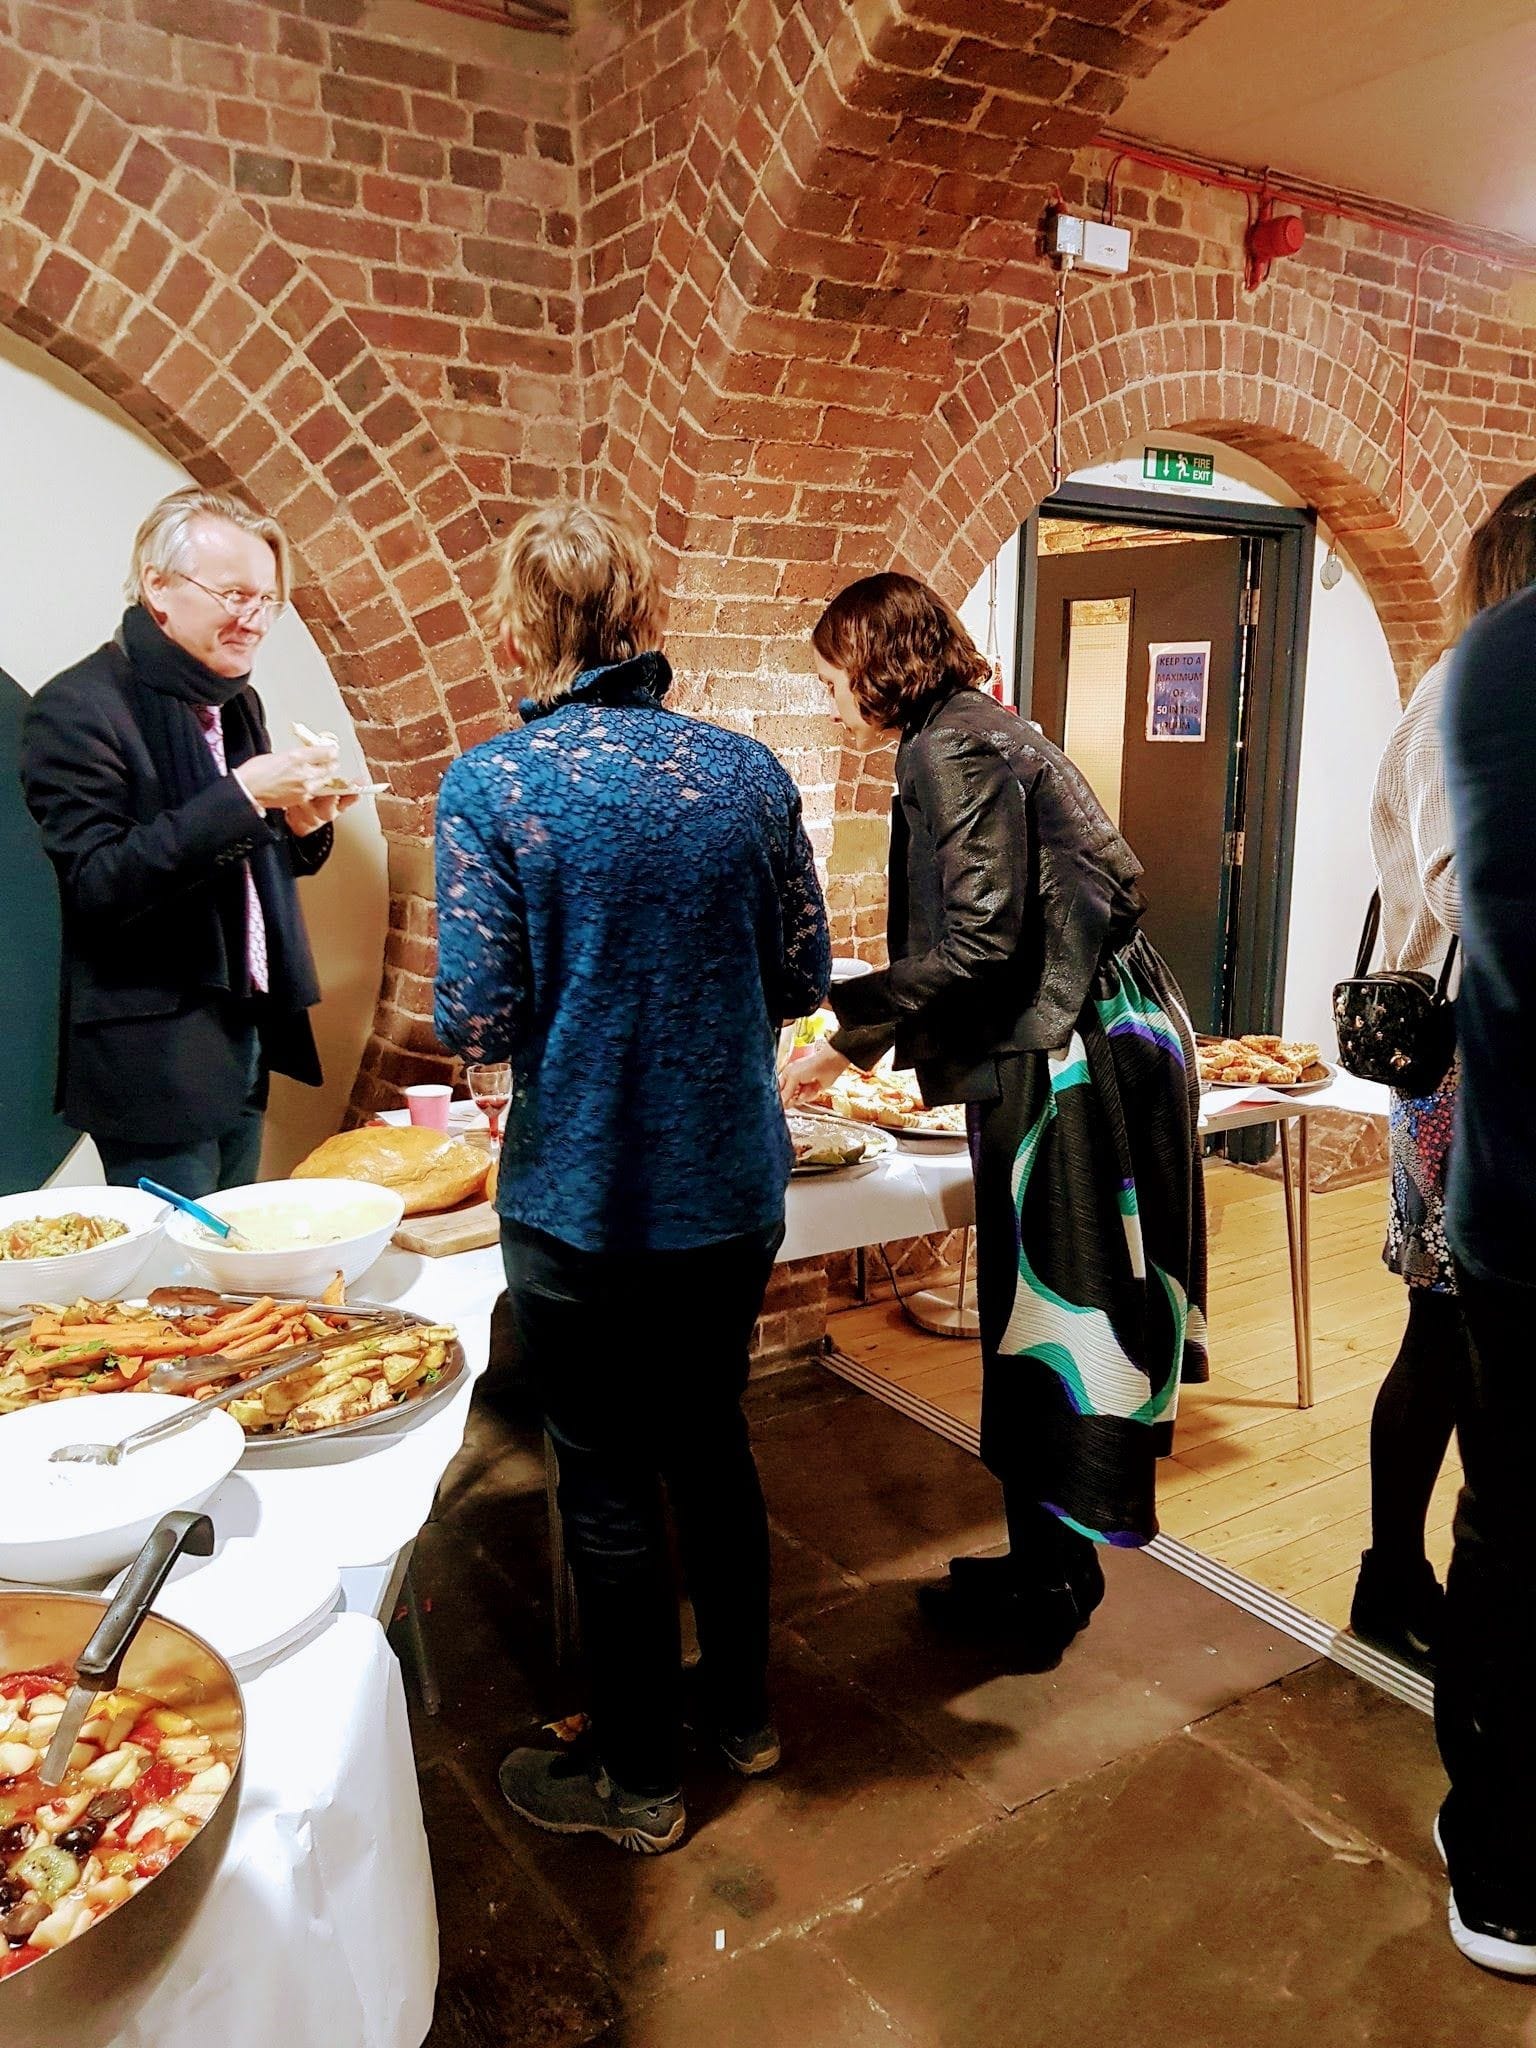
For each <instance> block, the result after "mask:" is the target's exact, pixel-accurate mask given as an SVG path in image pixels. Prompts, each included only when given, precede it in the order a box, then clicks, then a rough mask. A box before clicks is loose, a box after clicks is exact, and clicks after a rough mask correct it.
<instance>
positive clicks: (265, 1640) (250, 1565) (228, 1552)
mask: <svg viewBox="0 0 1536 2048" xmlns="http://www.w3.org/2000/svg"><path fill="white" fill-rule="evenodd" d="M121 1582H122V1575H121V1574H119V1576H118V1577H117V1578H116V1579H114V1580H113V1581H112V1583H111V1585H110V1586H109V1587H108V1588H107V1592H108V1594H109V1595H110V1594H113V1593H115V1592H116V1591H117V1589H118V1586H119V1585H120V1584H121ZM340 1595H341V1578H340V1575H339V1573H338V1572H337V1570H336V1567H335V1565H334V1564H332V1563H331V1562H330V1561H329V1560H328V1559H326V1558H323V1557H318V1556H316V1555H315V1554H314V1553H313V1552H311V1551H305V1550H296V1549H291V1548H289V1547H288V1546H287V1545H285V1544H276V1543H273V1541H272V1540H271V1539H270V1538H269V1537H267V1538H264V1537H261V1536H231V1537H230V1538H229V1540H228V1541H227V1542H225V1543H221V1544H219V1546H218V1548H217V1549H216V1550H215V1551H214V1553H213V1555H212V1557H180V1558H178V1559H177V1561H176V1563H175V1565H174V1566H173V1567H172V1570H171V1575H170V1577H169V1578H168V1579H167V1580H166V1582H165V1584H164V1585H163V1586H162V1587H161V1588H160V1591H159V1592H158V1593H157V1594H156V1596H155V1604H154V1611H155V1613H156V1614H162V1615H164V1616H165V1618H166V1620H167V1621H175V1622H179V1623H180V1624H181V1626H182V1627H183V1628H187V1629H190V1630H191V1631H192V1633H193V1634H194V1635H198V1636H201V1637H202V1638H203V1640H204V1642H207V1643H211V1644H212V1645H213V1647H214V1649H216V1650H217V1651H218V1653H219V1655H220V1656H221V1657H222V1658H223V1659H224V1661H225V1662H226V1663H227V1664H231V1665H233V1666H234V1668H235V1670H237V1671H239V1670H242V1669H248V1668H249V1667H250V1666H251V1665H253V1664H259V1663H261V1662H262V1661H264V1659H266V1658H268V1657H274V1656H276V1655H277V1653H278V1651H279V1650H286V1649H288V1648H290V1647H291V1646H292V1645H293V1644H294V1643H297V1642H302V1641H303V1639H304V1637H305V1636H307V1635H308V1634H309V1633H310V1631H311V1629H314V1628H316V1627H318V1626H319V1624H320V1623H321V1622H322V1621H323V1620H324V1619H325V1617H326V1615H328V1614H329V1613H330V1611H331V1609H332V1608H333V1607H334V1606H335V1605H336V1602H337V1600H338V1599H339V1597H340Z"/></svg>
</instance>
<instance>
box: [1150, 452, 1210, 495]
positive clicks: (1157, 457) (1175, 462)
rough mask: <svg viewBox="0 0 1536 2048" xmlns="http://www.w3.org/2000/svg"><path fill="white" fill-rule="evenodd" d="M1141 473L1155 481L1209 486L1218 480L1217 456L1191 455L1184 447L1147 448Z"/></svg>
mask: <svg viewBox="0 0 1536 2048" xmlns="http://www.w3.org/2000/svg"><path fill="white" fill-rule="evenodd" d="M1141 473H1142V475H1143V476H1144V477H1147V478H1149V479H1150V480H1151V481H1152V482H1153V483H1159V484H1201V485H1205V486H1209V485H1211V484H1213V483H1214V482H1215V481H1216V458H1215V456H1214V455H1191V454H1190V453H1189V452H1188V450H1186V449H1183V448H1145V449H1143V450H1142V456H1141Z"/></svg>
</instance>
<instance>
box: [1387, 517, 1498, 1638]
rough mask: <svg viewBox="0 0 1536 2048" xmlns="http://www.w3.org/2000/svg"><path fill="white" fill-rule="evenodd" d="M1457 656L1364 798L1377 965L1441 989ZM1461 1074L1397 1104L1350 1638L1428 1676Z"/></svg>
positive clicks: (1469, 584) (1466, 589) (1475, 561)
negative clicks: (1382, 1330) (1446, 737)
mask: <svg viewBox="0 0 1536 2048" xmlns="http://www.w3.org/2000/svg"><path fill="white" fill-rule="evenodd" d="M1533 513H1536V479H1532V480H1531V482H1530V484H1529V485H1528V486H1522V487H1519V488H1517V489H1516V490H1515V491H1513V492H1511V494H1510V495H1509V497H1508V498H1506V499H1505V500H1504V501H1503V502H1502V503H1501V504H1500V505H1499V507H1498V508H1497V510H1496V511H1494V512H1493V513H1491V514H1490V515H1489V517H1488V518H1487V519H1485V520H1484V521H1483V523H1482V525H1481V526H1479V527H1478V529H1477V531H1476V532H1475V533H1474V534H1473V536H1472V538H1471V540H1470V541H1469V542H1468V544H1467V552H1466V557H1465V559H1464V561H1463V563H1462V569H1461V576H1460V579H1459V581H1458V585H1457V592H1456V602H1455V606H1454V618H1453V625H1454V633H1453V638H1452V643H1451V644H1452V645H1454V644H1455V640H1456V639H1457V638H1459V637H1460V635H1461V633H1462V632H1464V631H1465V629H1466V627H1467V626H1468V625H1469V624H1470V623H1471V621H1472V620H1473V619H1474V618H1475V617H1476V616H1477V614H1478V613H1479V612H1481V611H1484V610H1486V609H1487V608H1488V607H1489V606H1490V605H1495V604H1501V603H1502V602H1503V601H1504V599H1505V598H1507V597H1512V596H1513V595H1514V594H1515V592H1516V591H1518V590H1523V589H1524V588H1525V587H1526V585H1527V584H1528V583H1532V582H1536V517H1532V516H1531V515H1532V514H1533ZM1449 663H1450V647H1447V649H1446V651H1445V652H1444V653H1443V654H1442V655H1441V656H1440V658H1439V660H1438V661H1436V662H1435V663H1434V664H1433V666H1432V667H1431V668H1430V669H1429V670H1428V671H1427V672H1426V674H1425V675H1424V677H1423V679H1422V680H1421V681H1420V683H1419V685H1418V687H1417V689H1416V690H1415V691H1414V693H1413V696H1412V698H1411V699H1410V700H1409V704H1408V708H1407V709H1406V710H1405V711H1404V713H1403V716H1402V718H1401V720H1400V721H1399V723H1398V726H1397V728H1396V730H1395V731H1394V733H1393V735H1392V738H1391V739H1390V741H1389V742H1388V744H1387V750H1386V753H1385V755H1384V756H1383V758H1382V762H1381V767H1380V769H1379V770H1378V772H1377V777H1376V787H1375V792H1374V794H1373V796H1372V799H1371V853H1372V857H1373V859H1374V861H1375V866H1376V877H1377V887H1378V888H1379V890H1380V892H1381V935H1382V959H1381V965H1382V966H1383V967H1384V968H1389V969H1397V970H1400V971H1402V970H1411V971H1417V972H1419V973H1423V974H1429V975H1431V976H1434V977H1438V976H1439V974H1440V971H1441V968H1442V966H1443V965H1444V963H1445V957H1446V952H1447V950H1448V948H1449V946H1450V944H1451V940H1452V938H1453V937H1454V936H1455V935H1456V934H1457V933H1458V931H1459V929H1460V904H1459V900H1458V895H1457V882H1456V855H1455V849H1454V844H1453V840H1452V831H1451V808H1450V802H1449V799H1448V798H1447V795H1446V787H1445V755H1444V749H1443V745H1442V741H1441V712H1442V701H1443V697H1444V693H1445V682H1446V675H1447V671H1448V668H1449ZM1460 1078H1461V1069H1460V1064H1459V1062H1456V1061H1453V1062H1452V1065H1451V1069H1450V1072H1449V1073H1448V1074H1447V1075H1446V1077H1445V1079H1444V1080H1443V1081H1442V1082H1441V1084H1440V1086H1439V1087H1438V1088H1437V1089H1436V1090H1435V1092H1434V1093H1433V1094H1432V1095H1426V1096H1417V1097H1414V1096H1405V1095H1394V1096H1393V1097H1392V1109H1391V1122H1390V1131H1391V1148H1390V1149H1391V1165H1392V1194H1391V1208H1390V1214H1389V1219H1388V1226H1387V1244H1386V1250H1385V1252H1384V1254H1383V1256H1384V1257H1385V1260H1386V1263H1387V1265H1388V1266H1389V1267H1390V1268H1391V1269H1392V1271H1393V1272H1395V1273H1399V1274H1401V1275H1402V1278H1403V1280H1404V1281H1405V1283H1406V1284H1407V1288H1408V1326H1407V1329H1406V1330H1405V1331H1404V1333H1403V1341H1402V1345H1401V1348H1400V1349H1399V1351H1398V1354H1397V1357H1396V1359H1395V1361H1394V1362H1393V1365H1392V1368H1391V1370H1390V1371H1389V1372H1388V1374H1387V1376H1386V1378H1385V1379H1384V1380H1383V1381H1382V1384H1381V1389H1380V1392H1379V1393H1378V1395H1377V1397H1376V1405H1375V1408H1374V1411H1373V1413H1372V1416H1371V1546H1370V1548H1369V1550H1367V1551H1366V1552H1365V1554H1364V1556H1363V1557H1362V1558H1361V1560H1360V1576H1359V1579H1358V1581H1357V1582H1356V1586H1355V1595H1354V1603H1353V1607H1352V1610H1351V1614H1350V1625H1351V1627H1352V1628H1353V1629H1354V1632H1355V1634H1356V1635H1357V1636H1361V1637H1363V1638H1365V1639H1366V1640H1367V1641H1370V1642H1374V1643H1377V1644H1379V1645H1381V1646H1382V1647H1383V1648H1386V1649H1390V1650H1391V1651H1393V1652H1394V1653H1395V1654H1396V1655H1398V1656H1400V1657H1402V1658H1403V1659H1404V1660H1405V1661H1407V1662H1409V1663H1411V1664H1414V1665H1416V1666H1417V1667H1418V1668H1420V1669H1422V1670H1429V1669H1432V1668H1433V1663H1434V1651H1435V1639H1436V1634H1437V1630H1438V1625H1439V1620H1440V1610H1441V1606H1442V1603H1443V1601H1444V1598H1445V1595H1444V1591H1443V1589H1442V1587H1441V1585H1440V1583H1439V1580H1438V1579H1437V1578H1436V1576H1435V1573H1434V1569H1433V1567H1432V1566H1431V1565H1430V1563H1429V1560H1428V1558H1427V1557H1426V1555H1425V1548H1424V1531H1425V1522H1426V1520H1427V1517H1428V1513H1429V1502H1430V1496H1431V1494H1432V1493H1433V1492H1434V1488H1435V1482H1436V1480H1437V1479H1438V1478H1439V1476H1440V1468H1441V1466H1442V1465H1443V1464H1444V1462H1445V1454H1446V1451H1447V1449H1448V1448H1449V1446H1450V1441H1451V1432H1452V1429H1453V1426H1454V1402H1455V1392H1456V1382H1457V1378H1458V1374H1459V1370H1460V1366H1461V1361H1462V1359H1463V1358H1464V1356H1465V1351H1466V1337H1465V1334H1464V1332H1463V1329H1462V1320H1461V1311H1460V1307H1459V1305H1458V1303H1457V1298H1456V1274H1455V1266H1454V1261H1453V1259H1452V1256H1451V1249H1450V1245H1449V1243H1448V1241H1447V1238H1446V1233H1445V1186H1446V1164H1447V1161H1448V1159H1449V1156H1450V1147H1451V1134H1452V1126H1453V1124H1454V1120H1455V1111H1456V1093H1457V1088H1458V1085H1459V1083H1460Z"/></svg>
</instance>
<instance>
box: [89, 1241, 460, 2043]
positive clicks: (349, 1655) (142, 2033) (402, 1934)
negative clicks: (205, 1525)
mask: <svg viewBox="0 0 1536 2048" xmlns="http://www.w3.org/2000/svg"><path fill="white" fill-rule="evenodd" d="M477 1260H478V1261H480V1263H476V1262H475V1261H477ZM190 1277H192V1276H191V1275H189V1274H188V1273H187V1271H186V1270H185V1269H184V1268H182V1267H179V1266H177V1264H176V1263H175V1260H174V1256H173V1254H171V1253H170V1252H169V1251H166V1252H162V1254H161V1255H160V1257H159V1258H158V1259H157V1260H156V1261H155V1262H154V1263H153V1264H152V1265H151V1267H150V1269H149V1271H148V1272H147V1273H146V1274H145V1275H144V1276H143V1279H142V1282H141V1285H142V1286H143V1287H144V1288H149V1287H153V1286H158V1285H161V1284H164V1283H167V1282H169V1281H172V1280H182V1279H187V1278H190ZM500 1284H501V1282H500V1273H499V1268H498V1269H496V1270H492V1269H491V1268H490V1267H489V1266H487V1265H486V1264H485V1263H484V1260H483V1255H471V1256H470V1258H469V1259H466V1260H454V1261H452V1262H449V1261H442V1260H425V1259H418V1258H415V1257H414V1256H410V1255H407V1254H403V1253H398V1252H390V1253H387V1254H386V1255H385V1257H384V1258H383V1259H381V1260H380V1261H379V1262H378V1264H377V1265H376V1266H375V1267H374V1268H373V1269H372V1271H371V1272H370V1273H369V1274H368V1276H367V1279H366V1281H365V1282H364V1283H363V1285H362V1286H360V1287H359V1289H358V1293H359V1295H360V1296H363V1295H366V1296H367V1297H368V1298H370V1299H374V1300H386V1301H393V1302H398V1303H400V1304H401V1305H402V1306H404V1307H407V1308H410V1309H413V1310H415V1311H417V1312H418V1313H420V1314H423V1315H430V1316H432V1317H434V1318H439V1317H441V1318H443V1319H444V1320H450V1319H451V1320H453V1321H455V1322H457V1324H458V1326H459V1330H460V1334H461V1336H462V1337H463V1340H464V1346H465V1350H466V1353H467V1354H468V1357H469V1361H470V1366H471V1371H472V1373H473V1374H474V1375H478V1374H479V1373H480V1372H482V1371H483V1370H484V1368H485V1360H486V1351H487V1346H488V1341H489V1328H490V1306H491V1303H492V1301H494V1299H495V1296H496V1293H497V1292H499V1290H500ZM470 1391H471V1389H470V1386H469V1385H466V1386H465V1387H464V1389H463V1391H462V1392H461V1393H460V1394H459V1395H458V1396H457V1397H456V1398H455V1399H454V1400H453V1401H451V1402H449V1403H447V1404H446V1405H445V1406H444V1407H443V1408H442V1409H441V1410H440V1411H439V1412H438V1413H436V1414H434V1415H431V1416H428V1417H427V1418H426V1419H425V1420H424V1421H423V1422H422V1423H421V1424H419V1425H418V1426H417V1427H416V1428H414V1429H411V1430H408V1431H403V1432H401V1433H400V1434H398V1435H395V1436H392V1437H390V1438H389V1439H388V1440H380V1441H379V1442H377V1443H375V1444H372V1445H369V1444H367V1443H366V1441H364V1442H363V1443H362V1444H361V1445H360V1446H358V1447H356V1448H353V1449H352V1450H350V1451H349V1453H348V1455H347V1456H346V1457H345V1458H344V1459H343V1460H340V1461H335V1462H333V1461H331V1460H327V1461H326V1462H325V1463H324V1464H323V1465H321V1466H317V1465H315V1464H314V1463H306V1459H307V1458H312V1457H314V1455H315V1454H316V1453H318V1452H319V1449H320V1447H319V1446H314V1447H311V1451H310V1452H308V1453H306V1452H305V1451H304V1449H303V1448H302V1447H301V1448H299V1449H297V1450H296V1451H295V1452H294V1453H293V1454H292V1462H291V1463H288V1464H285V1465H284V1466H282V1467H271V1466H264V1465H256V1464H243V1465H242V1466H241V1467H240V1468H239V1469H238V1470H237V1471H236V1472H235V1473H234V1474H233V1476H232V1477H231V1478H230V1479H228V1480H227V1481H226V1482H225V1484H224V1486H223V1487H221V1488H220V1490H219V1491H218V1493H216V1494H215V1495H214V1497H213V1499H212V1500H211V1501H210V1502H209V1503H208V1512H209V1514H210V1515H211V1516H212V1517H213V1521H214V1526H215V1528H216V1529H217V1530H218V1532H219V1534H220V1535H221V1536H232V1535H260V1534H261V1533H263V1532H269V1533H271V1534H272V1535H273V1537H274V1539H276V1540H278V1541H281V1542H283V1543H287V1542H290V1541H294V1540H297V1541H301V1542H303V1543H305V1544H306V1545H307V1546H311V1547H314V1548H317V1549H321V1550H323V1551H324V1552H325V1553H326V1554H328V1555H329V1556H330V1557H331V1559H332V1560H333V1562H334V1563H336V1564H337V1565H338V1566H339V1567H341V1568H343V1569H344V1570H347V1569H349V1568H353V1567H359V1566H367V1567H371V1568H372V1569H369V1570H367V1571H357V1570H355V1569H354V1570H351V1571H350V1582H349V1583H348V1584H347V1587H346V1594H347V1606H348V1607H349V1608H353V1607H355V1605H356V1595H357V1592H358V1590H359V1588H364V1589H366V1592H365V1596H364V1597H365V1598H368V1599H369V1604H370V1605H371V1604H373V1603H372V1598H371V1596H372V1594H373V1593H374V1591H375V1590H376V1591H377V1595H378V1599H379V1601H382V1600H383V1599H384V1597H385V1593H386V1589H387V1588H388V1587H389V1586H390V1585H391V1584H392V1583H393V1576H394V1574H393V1566H394V1563H395V1560H396V1555H397V1553H399V1552H400V1551H401V1550H402V1549H404V1548H405V1546H407V1545H408V1544H410V1543H411V1542H412V1541H413V1540H414V1539H415V1537H416V1534H417V1532H418V1531H419V1530H420V1528H421V1525H422V1523H423V1522H424V1521H425V1520H426V1518H427V1515H428V1513H429V1512H430V1510H431V1506H432V1499H433V1496H434V1494H435V1493H436V1491H437V1486H438V1483H439V1481H440V1480H441V1478H442V1475H443V1473H444V1471H445V1470H446V1469H447V1466H448V1464H449V1462H450V1461H451V1460H452V1458H453V1456H454V1454H455V1453H456V1452H457V1450H458V1448H459V1446H460V1444H461V1443H462V1442H463V1439H464V1424H465V1420H466V1418H467V1416H468V1413H469V1401H470ZM285 1455H286V1454H285ZM242 1685H243V1690H244V1693H245V1702H246V1709H247V1713H248V1716H249V1724H248V1741H247V1749H246V1773H245V1782H244V1784H243V1786H242V1788H241V1795H240V1811H239V1815H238V1817H237V1819H236V1822H235V1830H234V1835H233V1837H232V1839H231V1842H230V1846H229V1852H228V1854H227V1855H226V1857H225V1860H224V1863H223V1865H222V1866H221V1868H220V1870H219V1874H218V1876H217V1877H216V1878H215V1880H214V1882H213V1884H212V1885H211V1887H210V1888H209V1892H208V1896H207V1899H206V1900H205V1901H204V1904H203V1907H202V1910H201V1912H200V1913H199V1915H198V1918H197V1920H196V1922H195V1923H194V1925H193V1927H192V1928H191V1930H190V1932H189V1933H188V1935H187V1937H186V1939H185V1941H184V1942H183V1943H182V1945H181V1946H180V1947H179V1948H178V1950H177V1952H176V1955H175V1957H174V1959H173V1961H172V1963H171V1965H170V1968H169V1969H168V1971H167V1973H166V1975H165V1976H164V1977H163V1978H162V1979H161V1981H160V1982H159V1984H158V1985H157V1986H156V1987H155V1989H154V1991H153V1993H152V1994H151V1995H150V1997H149V1999H148V2000H147V2001H146V2003H145V2004H144V2006H143V2007H141V2009H140V2011H139V2012H138V2014H137V2015H136V2016H135V2019H134V2022H133V2024H132V2026H130V2027H129V2028H128V2029H127V2030H126V2031H124V2032H123V2033H121V2034H119V2035H118V2037H117V2040H116V2042H115V2043H114V2048H210V2044H212V2048H420V2043H421V2041H422V2040H423V2038H424V2037H425V2035H426V2031H427V2028H428V2027H429V2026H430V2024H431V2019H432V2005H433V1999H434V1996H435V1994H436V1988H437V1914H436V1909H435V1906H434V1903H433V1896H432V1875H431V1867H430V1864H429V1863H428V1860H427V1840H426V1832H425V1829H424V1828H423V1825H422V1818H421V1798H420V1794H419V1792H418V1790H417V1784H416V1768H415V1762H414V1759H413V1756H412V1752H411V1738H410V1729H409V1726H408V1724H407V1721H406V1712H405V1691H404V1686H403V1684H402V1681H401V1676H400V1667H399V1665H398V1664H397V1662H396V1661H395V1657H394V1653H393V1652H392V1651H391V1649H390V1647H389V1645H388V1643H387V1642H386V1641H385V1638H384V1631H383V1628H382V1627H381V1626H380V1623H379V1620H378V1619H376V1618H375V1616H374V1614H373V1613H369V1612H356V1611H352V1612H341V1613H337V1614H335V1615H333V1616H332V1617H331V1618H330V1619H329V1620H328V1621H326V1622H325V1623H323V1624H322V1626H321V1627H320V1628H319V1630H318V1631H317V1632H316V1633H315V1634H313V1635H311V1636H309V1637H308V1638H307V1639H306V1640H305V1641H304V1642H303V1643H301V1644H299V1645H298V1646H297V1647H296V1648H294V1649H293V1650H290V1651H289V1652H288V1653H287V1654H286V1655H284V1656H280V1657H278V1658H276V1659H274V1660H273V1661H272V1662H270V1663H269V1664H267V1665H266V1666H264V1667H263V1668H261V1669H260V1670H258V1671H257V1672H255V1674H254V1675H251V1674H247V1675H245V1676H244V1678H243V1680H242Z"/></svg>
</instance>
